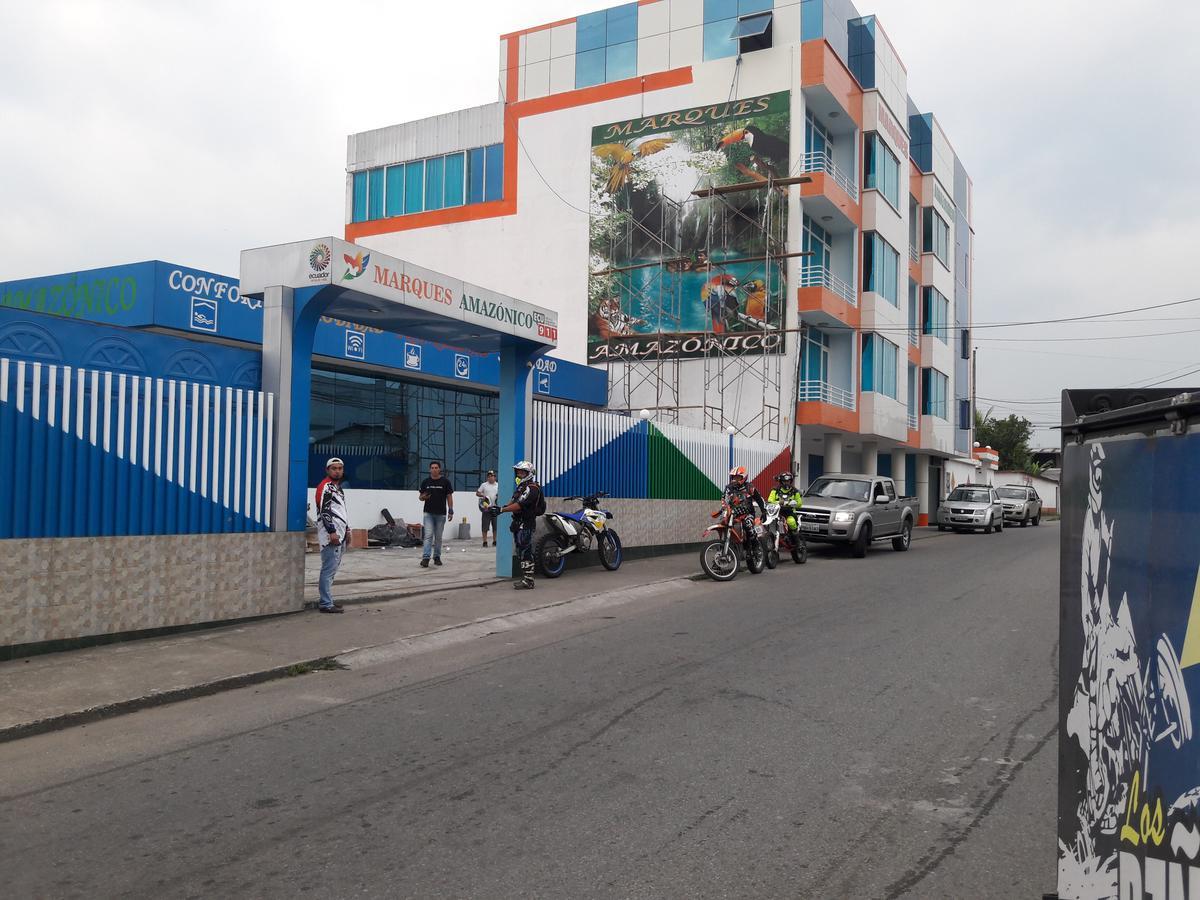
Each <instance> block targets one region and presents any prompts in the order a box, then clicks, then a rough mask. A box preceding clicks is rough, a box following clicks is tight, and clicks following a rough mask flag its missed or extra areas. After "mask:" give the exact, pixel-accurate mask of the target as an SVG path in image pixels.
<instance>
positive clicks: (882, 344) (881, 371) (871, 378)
mask: <svg viewBox="0 0 1200 900" xmlns="http://www.w3.org/2000/svg"><path fill="white" fill-rule="evenodd" d="M899 358H900V354H899V349H898V348H897V347H896V345H895V344H893V343H892V342H891V341H889V340H886V339H885V338H882V337H880V336H879V335H877V334H864V335H863V339H862V389H863V390H864V391H874V392H875V393H878V394H883V395H884V396H885V397H891V398H892V399H893V400H895V399H896V365H897V363H898V362H899Z"/></svg>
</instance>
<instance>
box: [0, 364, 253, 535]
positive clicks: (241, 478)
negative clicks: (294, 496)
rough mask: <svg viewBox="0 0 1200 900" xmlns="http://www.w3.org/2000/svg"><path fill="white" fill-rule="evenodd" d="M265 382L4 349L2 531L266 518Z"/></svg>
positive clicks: (229, 528)
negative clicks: (143, 370)
mask: <svg viewBox="0 0 1200 900" xmlns="http://www.w3.org/2000/svg"><path fill="white" fill-rule="evenodd" d="M273 408H274V397H273V395H271V394H269V393H263V392H261V391H251V390H245V389H240V388H231V387H220V386H217V385H211V384H200V383H198V382H189V381H181V380H174V379H162V378H151V377H148V376H140V375H131V374H126V373H120V372H106V371H97V370H90V369H81V368H72V367H71V366H58V365H51V364H44V363H38V362H27V361H23V360H10V359H6V358H2V357H0V459H4V460H5V461H6V463H7V465H6V466H5V471H3V472H0V538H32V537H84V536H93V535H138V534H207V533H220V532H248V531H266V530H269V528H270V524H271V521H270V516H271V503H270V483H271V449H272V429H271V418H272V413H273Z"/></svg>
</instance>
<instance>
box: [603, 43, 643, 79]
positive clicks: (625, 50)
mask: <svg viewBox="0 0 1200 900" xmlns="http://www.w3.org/2000/svg"><path fill="white" fill-rule="evenodd" d="M606 52H607V58H606V60H605V72H604V80H605V81H620V80H621V79H622V78H632V77H633V76H635V75H636V74H637V41H627V42H625V43H624V44H614V45H612V46H610V47H609V48H608V50H607V51H606Z"/></svg>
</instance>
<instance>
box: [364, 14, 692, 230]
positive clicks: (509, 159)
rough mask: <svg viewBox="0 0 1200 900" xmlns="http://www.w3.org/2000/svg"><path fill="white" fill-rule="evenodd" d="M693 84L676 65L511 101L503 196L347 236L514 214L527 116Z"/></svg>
mask: <svg viewBox="0 0 1200 900" xmlns="http://www.w3.org/2000/svg"><path fill="white" fill-rule="evenodd" d="M516 44H517V39H516V38H515V37H512V36H510V37H509V38H508V52H509V53H510V54H511V53H515V52H516V49H515V46H516ZM691 83H692V69H691V66H686V67H684V68H682V69H672V70H670V71H669V72H658V73H656V74H654V75H646V76H641V77H635V78H626V79H625V80H624V81H614V82H612V83H611V84H598V85H596V86H595V87H588V88H580V89H579V90H576V91H564V92H563V93H561V94H551V95H550V96H548V97H538V98H536V99H533V100H522V101H520V102H510V103H507V104H506V105H505V108H504V199H502V200H492V201H490V202H488V203H472V204H467V205H465V206H455V207H453V208H451V209H434V210H429V211H428V212H421V213H410V214H409V215H405V216H395V217H393V218H390V219H372V220H371V221H368V222H351V223H349V224H347V225H346V229H345V236H346V240H348V241H355V240H357V239H358V238H361V237H370V236H371V235H376V234H393V233H395V232H400V231H411V230H413V229H414V228H429V227H431V226H435V225H453V224H456V223H459V222H475V221H478V220H480V219H494V218H497V217H499V216H511V215H515V214H516V212H517V164H518V162H519V160H518V155H517V151H518V149H519V147H520V145H519V143H518V141H517V133H518V123H519V121H520V119H521V118H523V117H525V116H536V115H541V114H542V113H548V112H555V111H556V110H561V109H570V108H571V107H575V106H587V105H588V104H590V103H600V102H602V101H605V100H616V99H618V98H620V97H629V96H633V95H634V94H640V93H645V92H646V91H661V90H665V89H666V88H672V87H680V86H682V85H685V84H691ZM516 84H517V74H516V69H510V70H509V73H508V96H510V97H515V96H516V93H517V87H516Z"/></svg>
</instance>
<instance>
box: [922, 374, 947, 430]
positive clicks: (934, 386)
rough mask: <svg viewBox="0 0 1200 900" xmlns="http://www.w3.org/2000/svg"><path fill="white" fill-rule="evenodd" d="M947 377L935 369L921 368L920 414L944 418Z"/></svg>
mask: <svg viewBox="0 0 1200 900" xmlns="http://www.w3.org/2000/svg"><path fill="white" fill-rule="evenodd" d="M949 381H950V380H949V379H948V378H947V377H946V376H945V375H943V374H942V373H941V372H939V371H938V370H937V369H922V370H921V415H924V416H937V417H938V418H939V419H944V418H946V393H947V386H948V385H949Z"/></svg>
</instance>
